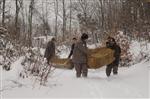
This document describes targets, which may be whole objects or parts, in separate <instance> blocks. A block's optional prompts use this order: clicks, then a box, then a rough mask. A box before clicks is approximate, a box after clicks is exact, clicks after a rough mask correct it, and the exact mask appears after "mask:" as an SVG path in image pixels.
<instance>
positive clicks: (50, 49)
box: [44, 41, 55, 61]
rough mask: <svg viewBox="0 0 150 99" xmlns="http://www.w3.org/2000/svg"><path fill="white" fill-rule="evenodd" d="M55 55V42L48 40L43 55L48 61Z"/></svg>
mask: <svg viewBox="0 0 150 99" xmlns="http://www.w3.org/2000/svg"><path fill="white" fill-rule="evenodd" d="M54 56H55V43H54V42H53V41H49V42H48V44H47V47H46V50H45V54H44V57H45V58H47V61H49V60H50V59H51V58H52V57H54Z"/></svg>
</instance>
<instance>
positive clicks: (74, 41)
mask: <svg viewBox="0 0 150 99" xmlns="http://www.w3.org/2000/svg"><path fill="white" fill-rule="evenodd" d="M72 41H73V44H72V45H71V51H70V54H69V56H68V58H70V57H71V56H72V54H73V50H74V46H75V43H76V42H77V39H76V38H73V39H72Z"/></svg>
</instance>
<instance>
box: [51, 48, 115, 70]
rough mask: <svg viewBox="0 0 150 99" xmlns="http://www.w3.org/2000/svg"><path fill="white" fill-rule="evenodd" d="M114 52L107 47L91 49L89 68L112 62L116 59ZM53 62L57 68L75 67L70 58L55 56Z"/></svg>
mask: <svg viewBox="0 0 150 99" xmlns="http://www.w3.org/2000/svg"><path fill="white" fill-rule="evenodd" d="M113 54H114V52H113V50H111V49H109V48H105V47H102V48H96V49H89V56H88V68H90V69H97V68H100V67H102V66H104V65H108V64H110V63H111V62H113V60H114V57H113ZM51 62H52V63H53V66H54V67H56V68H64V69H72V68H73V67H74V66H73V63H72V61H71V60H70V59H60V58H56V57H55V58H54V59H52V60H51Z"/></svg>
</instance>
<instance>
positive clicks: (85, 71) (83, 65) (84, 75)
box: [82, 64, 88, 77]
mask: <svg viewBox="0 0 150 99" xmlns="http://www.w3.org/2000/svg"><path fill="white" fill-rule="evenodd" d="M87 74H88V68H87V64H82V76H83V77H87Z"/></svg>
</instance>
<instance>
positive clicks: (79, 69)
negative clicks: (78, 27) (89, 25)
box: [72, 33, 88, 78]
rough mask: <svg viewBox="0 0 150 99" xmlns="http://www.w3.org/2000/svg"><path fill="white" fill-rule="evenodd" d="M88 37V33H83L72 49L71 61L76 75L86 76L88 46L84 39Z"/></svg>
mask: <svg viewBox="0 0 150 99" xmlns="http://www.w3.org/2000/svg"><path fill="white" fill-rule="evenodd" d="M87 39H88V35H87V34H86V33H83V34H82V36H81V39H80V41H78V42H77V43H76V44H75V46H74V50H73V57H72V62H73V64H74V66H75V70H76V77H77V78H78V77H81V74H82V76H83V77H87V74H88V67H87V59H88V58H87V54H88V48H87V44H86V40H87Z"/></svg>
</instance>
